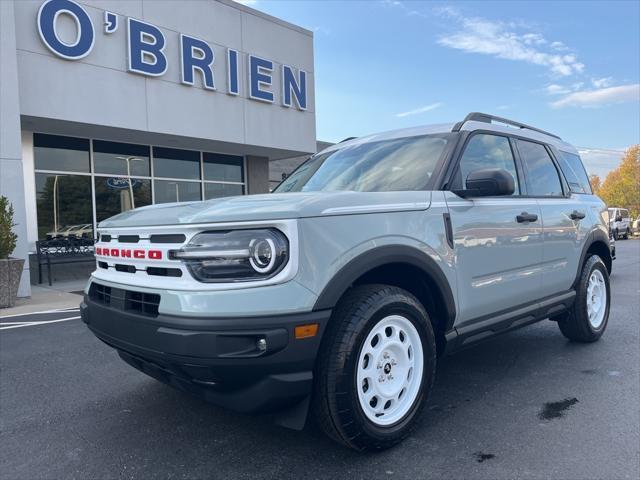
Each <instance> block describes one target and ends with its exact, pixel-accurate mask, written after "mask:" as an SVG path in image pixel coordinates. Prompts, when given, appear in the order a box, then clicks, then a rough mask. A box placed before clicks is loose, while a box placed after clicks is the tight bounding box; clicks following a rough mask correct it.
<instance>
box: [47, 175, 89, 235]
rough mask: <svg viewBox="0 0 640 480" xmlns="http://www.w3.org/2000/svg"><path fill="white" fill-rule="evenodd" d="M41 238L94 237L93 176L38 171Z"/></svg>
mask: <svg viewBox="0 0 640 480" xmlns="http://www.w3.org/2000/svg"><path fill="white" fill-rule="evenodd" d="M36 204H37V208H38V238H40V239H41V240H42V239H50V238H57V237H68V236H72V237H73V236H74V237H85V238H93V227H92V225H93V214H92V211H91V210H92V209H91V177H89V176H86V175H65V174H48V173H37V174H36Z"/></svg>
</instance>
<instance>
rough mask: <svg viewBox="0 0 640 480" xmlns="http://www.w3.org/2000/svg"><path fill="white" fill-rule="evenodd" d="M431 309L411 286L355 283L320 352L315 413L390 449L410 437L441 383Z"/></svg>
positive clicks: (343, 438)
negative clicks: (434, 387)
mask: <svg viewBox="0 0 640 480" xmlns="http://www.w3.org/2000/svg"><path fill="white" fill-rule="evenodd" d="M435 366H436V346H435V337H434V334H433V329H432V327H431V322H430V321H429V316H428V314H427V312H426V310H425V309H424V307H423V306H422V304H421V303H420V302H419V301H418V300H417V299H416V298H415V297H414V296H413V295H411V294H410V293H409V292H407V291H405V290H402V289H400V288H397V287H391V286H386V285H364V286H359V287H355V288H353V289H352V290H351V291H350V292H349V293H347V294H346V295H345V297H344V298H343V299H342V300H341V301H340V303H339V305H338V307H337V308H336V310H335V313H334V315H333V317H332V319H331V324H330V328H329V330H328V331H327V334H326V336H325V338H324V339H323V347H322V350H321V352H320V357H319V359H318V368H317V371H316V386H315V392H314V413H315V415H316V418H317V420H318V423H319V424H320V426H321V427H322V429H323V430H324V431H325V432H326V433H327V434H328V435H329V436H330V437H332V438H333V439H335V440H337V441H339V442H341V443H343V444H346V445H347V446H349V447H351V448H354V449H356V450H383V449H386V448H389V447H391V446H393V445H395V444H397V443H399V442H400V441H401V440H402V439H404V438H405V437H406V436H407V435H408V434H409V432H410V431H411V429H412V427H413V426H414V424H415V421H416V419H417V418H418V415H419V413H420V412H421V411H422V408H423V407H424V404H425V402H426V399H427V397H428V394H429V392H430V390H431V387H432V385H433V380H434V377H435Z"/></svg>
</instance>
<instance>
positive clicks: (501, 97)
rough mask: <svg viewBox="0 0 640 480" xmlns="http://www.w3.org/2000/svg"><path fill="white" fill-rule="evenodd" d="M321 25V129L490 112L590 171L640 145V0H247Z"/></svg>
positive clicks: (331, 135) (317, 30) (351, 132)
mask: <svg viewBox="0 0 640 480" xmlns="http://www.w3.org/2000/svg"><path fill="white" fill-rule="evenodd" d="M241 3H245V4H247V5H249V6H251V7H252V8H256V9H258V10H261V11H263V12H265V13H268V14H270V15H273V16H276V17H279V18H281V19H283V20H287V21H289V22H292V23H294V24H296V25H300V26H302V27H304V28H307V29H309V30H311V31H313V32H314V55H315V72H314V76H315V92H316V124H317V138H318V139H319V140H324V141H333V142H336V141H340V140H342V139H343V138H346V137H351V136H361V135H365V134H368V133H375V132H381V131H385V130H392V129H396V128H404V127H409V126H414V125H426V124H430V123H445V122H456V121H459V120H461V119H462V118H464V116H465V115H466V114H467V113H468V112H471V111H481V112H486V113H492V114H494V115H499V116H503V117H507V118H512V119H514V120H518V121H521V122H523V123H527V124H531V125H534V126H537V127H539V128H542V129H544V130H548V131H551V132H553V133H555V134H558V135H560V136H561V137H562V138H563V139H564V140H566V141H568V142H569V143H572V144H573V145H575V146H577V147H578V149H579V150H580V153H581V155H582V157H583V159H584V162H585V165H586V167H587V170H588V171H589V172H590V173H596V174H599V175H600V176H601V177H604V176H606V173H607V172H608V171H610V170H611V169H613V168H615V167H616V165H617V164H618V163H619V161H620V157H621V154H622V152H623V151H624V149H625V148H627V147H629V146H630V145H632V144H635V143H640V85H639V84H640V1H637V0H630V1H601V2H600V1H565V2H551V1H537V2H520V1H498V2H479V1H471V2H462V1H460V2H423V1H398V0H379V1H376V0H370V1H356V0H351V1H331V0H325V1H306V0H289V1H283V0H243V1H241Z"/></svg>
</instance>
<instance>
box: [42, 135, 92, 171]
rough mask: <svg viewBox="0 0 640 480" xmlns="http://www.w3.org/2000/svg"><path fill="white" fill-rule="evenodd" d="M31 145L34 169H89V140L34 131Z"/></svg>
mask: <svg viewBox="0 0 640 480" xmlns="http://www.w3.org/2000/svg"><path fill="white" fill-rule="evenodd" d="M33 147H34V148H33V156H34V162H35V167H36V170H54V171H63V172H83V173H89V172H90V171H91V168H90V162H89V140H85V139H83V138H72V137H60V136H57V135H44V134H42V133H35V134H34V135H33Z"/></svg>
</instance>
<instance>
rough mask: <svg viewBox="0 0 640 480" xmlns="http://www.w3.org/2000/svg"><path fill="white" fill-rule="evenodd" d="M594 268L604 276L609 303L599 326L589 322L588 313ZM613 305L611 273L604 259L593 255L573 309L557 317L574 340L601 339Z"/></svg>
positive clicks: (565, 332) (560, 325)
mask: <svg viewBox="0 0 640 480" xmlns="http://www.w3.org/2000/svg"><path fill="white" fill-rule="evenodd" d="M594 270H599V271H600V273H602V276H603V277H604V284H605V287H606V301H607V305H606V307H605V312H604V320H603V321H602V323H601V324H600V326H599V327H598V328H594V327H593V325H591V323H590V322H589V315H588V313H587V288H588V284H589V278H590V277H591V274H592V273H593V271H594ZM610 306H611V288H610V286H609V273H608V272H607V267H606V265H605V264H604V262H603V261H602V259H601V258H600V257H599V256H597V255H592V256H590V257H589V258H587V260H586V261H585V263H584V266H583V267H582V273H581V274H580V279H579V280H578V285H577V289H576V298H575V301H574V302H573V306H572V307H571V309H570V310H569V311H568V312H567V313H566V314H565V315H563V316H561V317H559V318H556V320H557V321H558V326H559V327H560V331H561V332H562V334H563V335H564V336H565V337H566V338H568V339H569V340H571V341H573V342H585V343H588V342H595V341H596V340H598V339H600V337H601V336H602V334H603V333H604V331H605V329H606V328H607V323H609V309H610Z"/></svg>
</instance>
